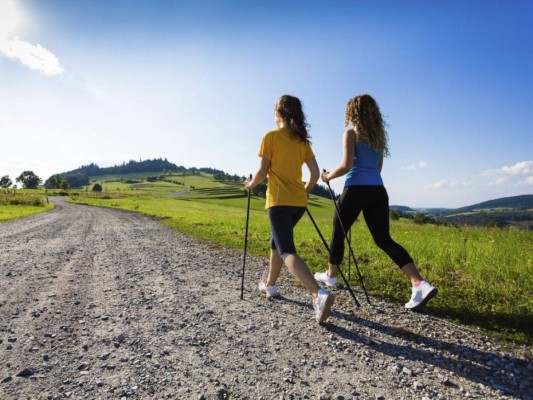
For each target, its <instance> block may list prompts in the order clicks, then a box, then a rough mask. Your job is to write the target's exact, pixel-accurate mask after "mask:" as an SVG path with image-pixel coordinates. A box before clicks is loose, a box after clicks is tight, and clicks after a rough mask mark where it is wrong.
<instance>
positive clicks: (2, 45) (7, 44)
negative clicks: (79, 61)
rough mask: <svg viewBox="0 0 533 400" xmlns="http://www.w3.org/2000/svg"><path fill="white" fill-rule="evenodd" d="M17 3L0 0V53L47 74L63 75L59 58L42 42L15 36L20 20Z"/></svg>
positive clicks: (63, 70)
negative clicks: (33, 42)
mask: <svg viewBox="0 0 533 400" xmlns="http://www.w3.org/2000/svg"><path fill="white" fill-rule="evenodd" d="M15 4H16V3H15V2H14V1H12V0H11V1H10V0H1V1H0V54H3V55H4V56H7V57H9V58H13V59H16V60H19V61H20V62H22V64H24V65H25V66H27V67H29V68H31V69H34V70H37V71H39V72H41V73H43V74H45V75H61V74H62V73H63V72H65V69H64V68H63V67H62V66H61V64H60V62H59V59H58V58H57V57H56V56H55V55H54V54H53V53H52V52H51V51H50V50H48V49H46V48H45V47H43V46H42V45H40V44H32V43H29V42H26V41H24V40H21V39H20V38H19V37H18V36H14V37H13V31H14V30H15V29H16V27H17V25H18V22H19V20H20V13H19V12H18V10H17V8H16V5H15Z"/></svg>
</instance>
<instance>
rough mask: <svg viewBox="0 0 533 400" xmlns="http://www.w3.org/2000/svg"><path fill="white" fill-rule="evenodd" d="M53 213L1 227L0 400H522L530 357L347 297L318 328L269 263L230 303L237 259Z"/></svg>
mask: <svg viewBox="0 0 533 400" xmlns="http://www.w3.org/2000/svg"><path fill="white" fill-rule="evenodd" d="M54 202H55V203H56V209H55V210H54V211H51V212H48V213H44V214H40V215H36V216H32V217H28V218H25V219H21V220H17V221H11V222H7V223H2V224H0V253H1V259H0V398H1V399H67V398H70V399H130V398H131V399H272V398H275V399H302V398H307V399H533V395H532V393H533V364H532V362H531V349H530V348H527V349H524V348H522V349H517V350H516V351H515V350H513V351H510V350H506V351H504V350H502V349H501V348H500V347H499V346H497V345H495V344H494V343H492V342H491V341H490V340H487V339H486V338H485V337H484V336H483V335H482V334H480V333H479V332H477V331H473V330H469V329H466V328H464V327H460V326H456V325H453V324H451V323H449V322H446V321H443V320H440V319H437V318H433V317H431V316H429V315H426V314H424V313H410V312H407V311H405V310H404V309H403V308H402V306H401V305H397V304H389V303H386V302H383V301H380V300H378V299H373V304H372V306H368V305H367V304H366V302H363V307H362V308H360V309H356V308H355V307H354V305H353V302H352V300H351V298H350V297H349V296H348V293H347V292H346V291H345V290H338V291H337V303H336V306H335V310H334V312H333V313H332V316H331V317H330V319H329V320H328V323H327V324H325V325H324V326H319V325H318V324H316V322H315V320H314V318H313V313H312V307H311V302H310V296H309V295H308V294H307V293H306V292H305V291H304V290H303V289H302V288H301V287H298V286H297V285H296V284H295V283H294V281H293V280H292V279H291V278H290V277H289V276H288V275H287V274H284V275H283V276H282V278H281V280H280V291H281V292H282V294H283V296H282V297H281V298H279V299H277V300H267V299H266V298H265V297H263V296H262V295H260V293H259V292H258V291H257V290H256V284H257V282H258V280H259V278H260V277H261V276H262V275H263V274H264V273H265V271H266V269H267V265H268V261H267V260H266V259H264V258H256V257H249V258H248V259H247V271H246V290H245V298H244V300H243V301H241V300H240V273H241V268H242V253H241V252H239V251H234V250H228V249H224V248H221V247H218V246H214V245H212V244H208V243H202V242H200V241H198V240H196V239H194V238H192V237H190V236H188V235H185V234H183V233H180V232H177V231H174V230H171V229H169V228H167V227H165V226H163V225H161V224H159V223H158V222H157V221H156V220H154V219H152V218H149V217H146V216H142V215H138V214H135V213H128V212H122V211H117V210H111V209H101V208H95V207H88V206H81V205H73V204H68V203H65V202H64V201H63V200H62V199H55V200H54ZM304 258H305V255H304ZM359 294H360V293H359ZM441 295H443V296H445V295H446V294H445V293H442V292H441ZM406 296H407V293H406ZM359 298H360V299H361V300H363V299H364V296H362V295H360V296H359ZM519 350H522V352H521V353H519Z"/></svg>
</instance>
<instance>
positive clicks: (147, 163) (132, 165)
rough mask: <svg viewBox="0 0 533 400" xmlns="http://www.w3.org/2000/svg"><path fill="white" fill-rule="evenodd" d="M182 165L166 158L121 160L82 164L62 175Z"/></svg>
mask: <svg viewBox="0 0 533 400" xmlns="http://www.w3.org/2000/svg"><path fill="white" fill-rule="evenodd" d="M185 170H186V168H185V167H183V166H177V165H176V164H174V163H171V162H169V161H167V159H166V158H165V159H162V158H154V159H153V160H144V161H134V160H130V161H129V162H127V163H126V162H123V163H122V164H120V165H114V166H112V167H105V168H100V167H99V166H98V165H97V164H95V163H91V164H88V165H82V166H81V167H79V168H77V169H74V170H72V171H68V172H63V173H62V174H61V175H62V176H67V175H76V174H81V175H87V176H101V175H120V174H131V173H136V172H162V171H173V172H179V171H185Z"/></svg>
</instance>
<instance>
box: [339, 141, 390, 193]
mask: <svg viewBox="0 0 533 400" xmlns="http://www.w3.org/2000/svg"><path fill="white" fill-rule="evenodd" d="M354 146H355V144H354ZM381 157H382V153H381V152H380V151H378V150H373V149H372V148H370V146H369V145H368V142H367V141H366V140H361V141H360V142H359V143H358V144H357V148H356V152H355V157H354V159H353V165H352V168H351V169H350V171H348V174H346V181H345V182H344V186H345V187H346V186H361V185H370V186H383V180H382V179H381V173H380V172H379V162H380V161H381Z"/></svg>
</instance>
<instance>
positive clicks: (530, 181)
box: [521, 176, 533, 185]
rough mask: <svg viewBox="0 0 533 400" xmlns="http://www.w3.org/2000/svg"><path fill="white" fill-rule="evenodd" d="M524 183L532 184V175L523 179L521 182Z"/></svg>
mask: <svg viewBox="0 0 533 400" xmlns="http://www.w3.org/2000/svg"><path fill="white" fill-rule="evenodd" d="M521 183H523V184H525V185H533V176H528V177H527V178H526V179H524V181H523V182H521Z"/></svg>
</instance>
